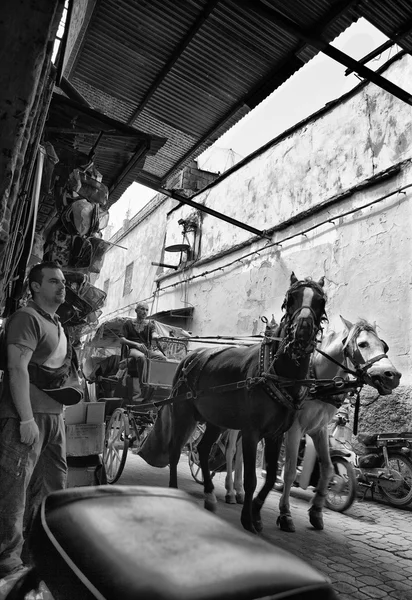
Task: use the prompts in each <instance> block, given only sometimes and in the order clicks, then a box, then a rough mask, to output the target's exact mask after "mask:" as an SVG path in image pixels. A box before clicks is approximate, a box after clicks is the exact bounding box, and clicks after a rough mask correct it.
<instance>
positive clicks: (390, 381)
mask: <svg viewBox="0 0 412 600" xmlns="http://www.w3.org/2000/svg"><path fill="white" fill-rule="evenodd" d="M341 319H342V321H343V323H344V325H345V327H346V330H347V332H346V337H345V338H344V339H343V351H344V355H345V356H346V357H347V358H348V359H349V360H350V361H351V363H352V364H353V366H354V367H355V369H356V370H357V371H358V372H359V373H360V375H361V378H362V380H363V381H364V383H366V384H368V385H371V386H373V387H374V388H376V389H377V390H378V392H379V393H380V394H381V395H382V396H386V395H388V394H391V393H392V391H393V390H394V389H395V388H396V387H398V385H399V382H400V379H401V377H402V375H401V373H399V371H398V370H397V369H396V368H395V367H394V366H393V364H392V363H391V361H390V360H389V358H388V357H387V354H386V353H387V352H388V350H389V348H388V346H387V344H386V342H384V341H383V340H381V339H380V338H379V336H378V334H377V332H376V328H375V327H374V326H373V325H371V324H370V323H368V322H367V321H365V320H360V321H358V322H357V323H355V324H354V325H353V324H352V323H350V321H347V320H346V319H344V318H343V317H342V316H341Z"/></svg>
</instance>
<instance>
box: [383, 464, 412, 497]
mask: <svg viewBox="0 0 412 600" xmlns="http://www.w3.org/2000/svg"><path fill="white" fill-rule="evenodd" d="M388 458H389V468H390V473H391V476H392V478H393V483H389V482H385V486H383V485H382V484H380V483H379V482H378V485H379V490H380V492H381V493H382V495H383V496H384V497H385V498H386V499H387V500H388V501H389V502H390V503H391V504H392V505H393V506H407V505H408V504H410V503H411V502H412V462H411V460H410V459H409V458H406V456H403V455H402V454H397V453H391V454H389V457H388ZM384 467H385V463H383V464H382V468H384Z"/></svg>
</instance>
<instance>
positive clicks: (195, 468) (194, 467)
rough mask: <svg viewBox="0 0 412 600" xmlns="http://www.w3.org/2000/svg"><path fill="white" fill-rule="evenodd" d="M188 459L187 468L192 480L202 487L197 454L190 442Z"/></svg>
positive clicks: (201, 475)
mask: <svg viewBox="0 0 412 600" xmlns="http://www.w3.org/2000/svg"><path fill="white" fill-rule="evenodd" d="M188 459H189V468H190V472H191V474H192V477H193V479H194V480H195V481H196V483H200V484H202V485H203V473H202V469H201V468H200V465H199V454H198V451H197V448H196V446H195V445H194V444H192V442H189V452H188Z"/></svg>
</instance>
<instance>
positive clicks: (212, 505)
mask: <svg viewBox="0 0 412 600" xmlns="http://www.w3.org/2000/svg"><path fill="white" fill-rule="evenodd" d="M205 509H206V510H208V511H209V512H212V513H215V512H216V511H217V502H209V501H208V500H205Z"/></svg>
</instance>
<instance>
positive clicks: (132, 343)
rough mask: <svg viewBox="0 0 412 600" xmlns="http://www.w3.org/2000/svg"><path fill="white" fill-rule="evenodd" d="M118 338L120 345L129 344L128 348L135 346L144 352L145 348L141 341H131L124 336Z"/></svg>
mask: <svg viewBox="0 0 412 600" xmlns="http://www.w3.org/2000/svg"><path fill="white" fill-rule="evenodd" d="M119 339H120V343H121V344H122V345H126V346H129V348H135V349H136V350H139V351H140V352H143V353H145V352H146V350H147V348H146V345H145V344H143V343H142V342H133V341H132V340H128V339H127V338H125V337H121V338H119Z"/></svg>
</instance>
